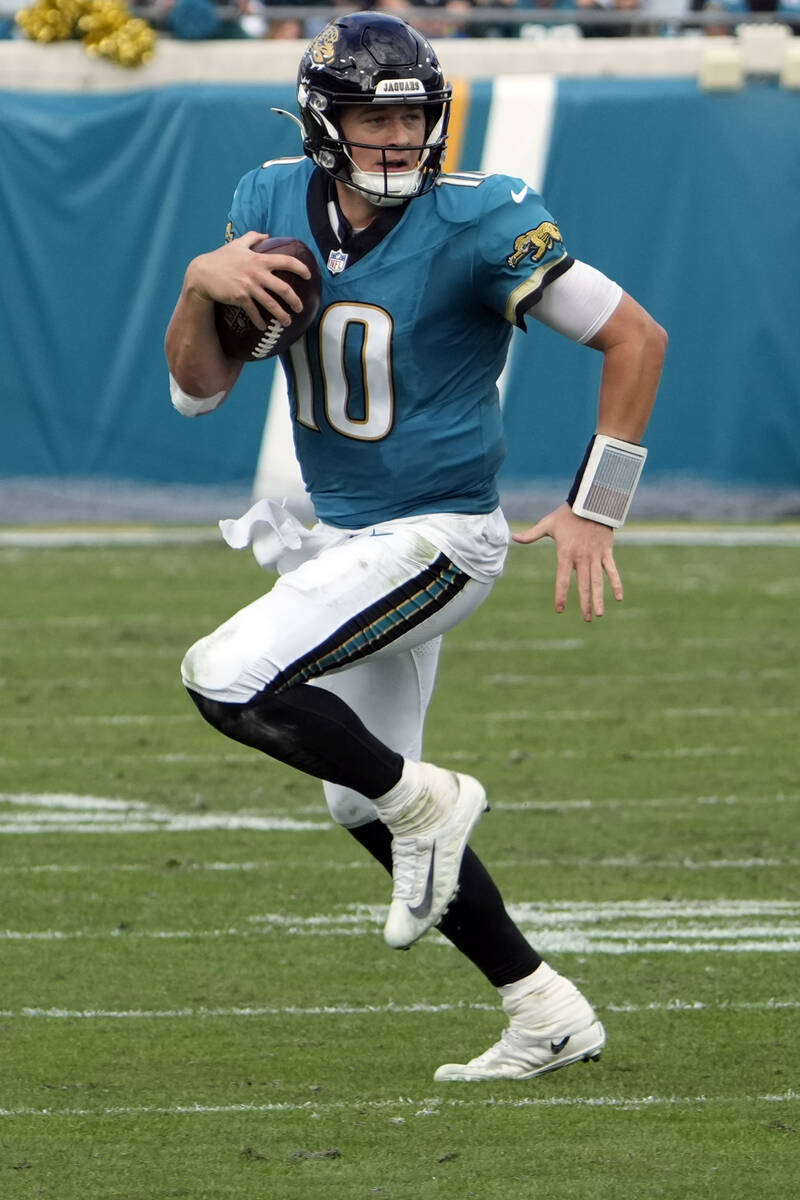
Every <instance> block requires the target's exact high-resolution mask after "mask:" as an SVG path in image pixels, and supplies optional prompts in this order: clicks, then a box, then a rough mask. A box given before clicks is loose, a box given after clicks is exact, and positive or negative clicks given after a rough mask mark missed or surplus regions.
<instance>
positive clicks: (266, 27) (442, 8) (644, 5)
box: [131, 0, 800, 40]
mask: <svg viewBox="0 0 800 1200" xmlns="http://www.w3.org/2000/svg"><path fill="white" fill-rule="evenodd" d="M312 4H313V0H297V3H296V4H293V0H275V3H273V4H270V3H269V0H133V3H132V4H131V7H132V8H135V7H136V6H137V5H138V7H139V8H140V9H142V10H143V15H144V12H145V11H146V15H147V16H148V19H149V20H150V21H151V22H152V23H153V24H154V25H155V26H156V27H157V28H158V27H159V26H161V27H164V28H165V29H168V28H169V26H170V24H172V25H174V24H175V22H174V19H173V14H174V13H175V10H176V8H180V7H183V8H184V10H185V12H186V14H187V15H188V12H189V10H190V9H195V10H197V12H198V15H199V10H200V9H201V8H205V9H206V10H208V9H209V8H211V9H212V10H214V11H215V14H216V17H217V21H218V26H217V30H216V32H214V33H211V34H206V35H204V36H213V37H239V38H299V39H300V40H306V39H308V38H311V37H313V36H314V35H315V34H316V33H317V32H318V31H319V30H320V29H321V28H322V26H323V25H324V24H325V20H324V19H322V18H320V17H309V16H307V15H305V14H303V13H300V14H299V15H298V16H293V15H286V9H287V8H291V7H297V8H298V9H308V8H309V7H311V5H312ZM275 8H280V9H281V10H282V11H281V13H280V15H276V14H275V12H273V11H272V10H273V9H275ZM356 9H376V10H380V11H383V12H391V13H396V14H397V15H399V16H403V17H405V18H406V19H407V20H409V21H410V22H411V23H412V24H413V25H415V26H417V28H419V29H420V30H421V31H422V32H423V33H425V35H426V36H427V37H432V38H437V37H457V38H461V37H471V38H487V37H492V38H497V37H503V38H520V37H522V38H536V37H543V36H551V37H561V38H571V37H628V36H632V35H633V36H639V37H642V36H663V35H675V34H681V35H688V36H719V35H729V34H731V33H733V32H734V30H735V26H736V24H737V23H738V22H739V21H743V20H747V19H748V16H749V15H750V14H755V13H757V14H760V15H761V16H762V19H766V18H768V16H769V14H772V16H773V19H774V20H775V21H778V22H781V23H783V24H787V25H790V26H791V27H792V28H793V31H794V33H795V34H798V33H800V0H366V2H365V3H361V4H359V3H349V4H348V3H344V4H343V5H341V6H339V11H341V12H353V11H354V10H356ZM332 11H336V10H335V9H334V10H332ZM483 13H485V14H486V15H485V18H483V16H482V14H483ZM548 13H552V14H553V17H552V19H551V21H550V22H548V19H547V14H548ZM695 13H697V14H702V16H701V17H700V19H698V20H697V22H696V23H692V21H691V20H690V18H691V16H692V14H695ZM631 14H635V15H634V16H633V17H632V16H631ZM717 16H718V17H719V20H716V19H715V17H717ZM626 18H627V19H626ZM184 36H185V35H184Z"/></svg>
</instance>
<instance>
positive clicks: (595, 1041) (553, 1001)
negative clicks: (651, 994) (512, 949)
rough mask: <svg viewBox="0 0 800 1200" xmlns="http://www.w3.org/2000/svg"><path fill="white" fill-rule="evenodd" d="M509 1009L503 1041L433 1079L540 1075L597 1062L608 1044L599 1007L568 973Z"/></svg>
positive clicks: (442, 1069)
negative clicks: (596, 1011)
mask: <svg viewBox="0 0 800 1200" xmlns="http://www.w3.org/2000/svg"><path fill="white" fill-rule="evenodd" d="M543 965H544V964H543ZM503 1007H504V1009H505V1010H506V1012H507V1013H508V1014H509V1016H510V1018H511V1020H510V1024H509V1027H508V1028H507V1029H505V1030H504V1031H503V1034H502V1036H501V1038H500V1041H499V1042H495V1044H494V1045H493V1046H490V1047H489V1049H488V1050H485V1051H484V1053H483V1054H479V1055H478V1057H477V1058H473V1059H472V1060H471V1061H470V1062H468V1063H445V1064H444V1066H441V1067H439V1069H438V1071H437V1072H436V1074H435V1075H434V1077H433V1078H434V1080H435V1081H436V1082H437V1083H458V1082H462V1083H470V1082H480V1081H481V1080H487V1079H535V1078H536V1076H537V1075H547V1074H548V1073H549V1072H550V1071H558V1070H559V1069H560V1068H561V1067H568V1066H570V1064H571V1063H575V1062H588V1061H589V1060H590V1059H591V1060H592V1061H594V1062H596V1061H597V1059H598V1058H599V1057H600V1053H601V1051H602V1049H603V1047H604V1046H605V1044H606V1033H605V1030H604V1029H603V1026H602V1024H601V1023H600V1021H598V1019H597V1015H596V1013H595V1011H594V1009H593V1008H592V1006H591V1005H590V1004H589V1002H588V1000H586V999H585V998H584V997H583V996H582V995H581V993H580V992H579V991H578V989H577V988H576V987H575V985H574V983H571V982H570V981H569V980H568V979H564V977H563V976H562V975H554V977H553V978H552V979H551V980H550V982H549V983H548V984H547V985H546V986H545V987H544V988H543V989H541V990H540V991H538V992H534V993H531V994H530V995H527V996H524V997H523V998H522V999H521V1000H516V1001H513V1002H512V1001H509V1000H505V1001H504V1002H503Z"/></svg>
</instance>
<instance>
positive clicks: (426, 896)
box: [408, 846, 436, 920]
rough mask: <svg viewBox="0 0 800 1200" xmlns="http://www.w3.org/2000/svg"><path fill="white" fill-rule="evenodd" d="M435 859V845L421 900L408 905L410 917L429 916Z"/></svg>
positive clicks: (421, 917)
mask: <svg viewBox="0 0 800 1200" xmlns="http://www.w3.org/2000/svg"><path fill="white" fill-rule="evenodd" d="M435 861H436V846H434V847H433V849H432V850H431V862H430V866H429V867H428V878H427V879H426V880H425V891H424V892H423V894H422V901H421V902H420V903H419V904H416V905H411V904H409V906H408V911H409V912H410V913H411V915H412V917H418V918H420V919H422V920H424V918H425V917H428V916H430V912H431V905H432V904H433V868H434V864H435Z"/></svg>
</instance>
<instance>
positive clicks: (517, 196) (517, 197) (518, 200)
mask: <svg viewBox="0 0 800 1200" xmlns="http://www.w3.org/2000/svg"><path fill="white" fill-rule="evenodd" d="M527 194H528V185H527V183H526V184H525V187H524V188H523V189H522V191H519V192H515V191H514V190H513V189H512V191H511V199H512V200H513V201H514V203H515V204H522V201H523V200H524V199H525V197H526V196H527Z"/></svg>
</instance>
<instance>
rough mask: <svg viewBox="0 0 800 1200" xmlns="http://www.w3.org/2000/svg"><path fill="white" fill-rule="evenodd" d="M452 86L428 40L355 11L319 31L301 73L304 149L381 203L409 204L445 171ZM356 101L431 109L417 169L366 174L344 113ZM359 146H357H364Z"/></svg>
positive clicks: (389, 19)
mask: <svg viewBox="0 0 800 1200" xmlns="http://www.w3.org/2000/svg"><path fill="white" fill-rule="evenodd" d="M451 97H452V88H451V87H450V86H449V84H446V83H445V79H444V75H443V74H442V69H441V67H440V66H439V62H438V60H437V58H436V55H435V54H434V52H433V49H432V48H431V46H430V45H429V44H428V42H427V41H426V40H425V38H424V37H423V36H422V35H421V34H420V33H418V32H417V31H416V29H414V28H412V26H411V25H408V24H407V23H406V22H405V21H403V20H401V19H400V18H399V17H394V16H390V15H389V14H387V13H379V12H356V13H351V14H350V15H349V16H343V17H337V18H336V19H335V20H333V21H331V22H330V23H329V24H328V25H326V26H325V28H324V29H323V30H322V31H321V32H320V33H318V34H317V36H316V37H315V38H314V40H313V41H312V42H311V44H310V45H309V47H308V49H307V50H306V52H305V54H304V55H303V57H302V59H301V60H300V69H299V71H298V75H297V102H298V105H299V109H300V118H301V122H302V126H303V150H304V151H305V153H306V154H307V155H308V156H309V158H311V159H313V161H314V162H315V163H317V165H318V166H320V167H322V169H323V171H326V172H327V173H328V175H330V176H332V177H333V178H334V179H338V180H341V181H342V182H343V183H346V184H347V185H348V187H351V188H353V189H354V190H355V191H357V192H360V193H361V194H362V195H364V196H366V197H367V199H368V200H370V202H371V203H373V204H376V205H392V204H402V203H403V202H404V201H405V200H408V199H411V198H412V197H414V196H421V195H423V193H425V192H428V191H430V189H431V188H432V187H433V185H434V184H435V182H436V180H437V178H438V176H439V174H440V172H441V169H442V165H441V162H442V154H443V153H444V148H445V145H446V142H447V123H448V120H449V117H450V101H451ZM352 104H381V105H383V104H405V105H411V106H414V107H421V108H423V109H424V110H425V118H426V120H425V141H424V142H423V144H422V145H421V146H417V147H414V149H416V150H417V151H418V152H419V158H418V161H417V164H416V166H415V167H414V169H413V170H411V171H399V172H398V171H395V172H390V171H388V170H387V169H386V164H385V160H384V169H383V171H377V172H376V171H370V172H367V171H361V170H359V168H357V167H356V165H355V163H354V162H353V159H352V158H351V156H350V155H349V153H348V147H347V143H345V141H344V139H343V137H342V132H341V128H340V126H339V117H338V114H339V111H340V109H341V108H342V107H344V106H346V105H352ZM363 144H364V143H358V142H354V143H351V145H363Z"/></svg>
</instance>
